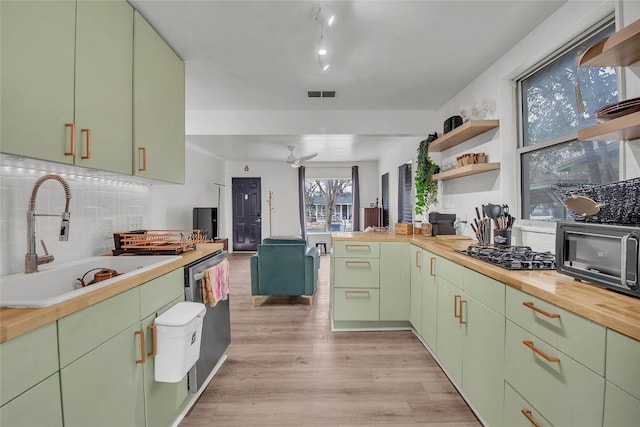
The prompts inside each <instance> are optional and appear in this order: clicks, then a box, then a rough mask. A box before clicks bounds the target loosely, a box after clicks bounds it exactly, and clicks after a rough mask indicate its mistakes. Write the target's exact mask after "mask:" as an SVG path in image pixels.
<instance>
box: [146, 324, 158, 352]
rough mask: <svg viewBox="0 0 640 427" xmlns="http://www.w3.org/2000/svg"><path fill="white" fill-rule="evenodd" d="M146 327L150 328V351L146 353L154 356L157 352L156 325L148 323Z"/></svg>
mask: <svg viewBox="0 0 640 427" xmlns="http://www.w3.org/2000/svg"><path fill="white" fill-rule="evenodd" d="M147 329H151V353H147V356H149V357H155V356H157V354H158V333H157V330H156V325H149V326H147Z"/></svg>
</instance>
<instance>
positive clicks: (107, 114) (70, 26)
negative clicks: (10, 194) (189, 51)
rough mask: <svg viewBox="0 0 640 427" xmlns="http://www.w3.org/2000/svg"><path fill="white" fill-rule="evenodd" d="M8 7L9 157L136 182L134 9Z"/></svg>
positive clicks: (115, 4)
mask: <svg viewBox="0 0 640 427" xmlns="http://www.w3.org/2000/svg"><path fill="white" fill-rule="evenodd" d="M1 7H2V13H1V16H2V146H1V150H2V152H4V153H10V154H16V155H21V156H26V157H33V158H37V159H42V160H49V161H54V162H59V163H67V164H75V165H79V166H85V167H91V168H96V169H101V170H107V171H111V172H119V173H126V174H131V167H132V166H131V163H132V161H131V157H132V153H131V146H132V138H133V133H132V121H133V119H132V82H133V76H132V67H133V66H132V60H133V53H132V50H133V9H132V8H131V6H129V4H128V3H127V2H125V1H80V2H75V1H56V2H43V1H3V2H2V3H1Z"/></svg>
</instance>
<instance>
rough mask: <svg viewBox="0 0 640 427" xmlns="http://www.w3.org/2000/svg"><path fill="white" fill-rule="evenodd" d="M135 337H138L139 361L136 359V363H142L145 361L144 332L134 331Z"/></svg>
mask: <svg viewBox="0 0 640 427" xmlns="http://www.w3.org/2000/svg"><path fill="white" fill-rule="evenodd" d="M135 335H140V357H141V358H140V359H136V363H144V362H146V361H147V359H146V358H145V354H144V332H142V331H136V332H135Z"/></svg>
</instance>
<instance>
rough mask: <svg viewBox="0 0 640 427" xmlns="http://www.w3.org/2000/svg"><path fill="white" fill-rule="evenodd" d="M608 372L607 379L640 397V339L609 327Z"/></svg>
mask: <svg viewBox="0 0 640 427" xmlns="http://www.w3.org/2000/svg"><path fill="white" fill-rule="evenodd" d="M606 372H607V373H606V375H605V377H606V378H607V381H611V382H612V383H613V384H615V385H617V386H618V387H620V388H621V389H623V390H624V391H626V392H627V393H629V394H630V395H632V396H633V397H635V398H636V399H640V341H636V340H634V339H633V338H629V337H627V336H625V335H622V334H620V333H618V332H616V331H612V330H611V329H608V330H607V371H606ZM638 420H640V418H638Z"/></svg>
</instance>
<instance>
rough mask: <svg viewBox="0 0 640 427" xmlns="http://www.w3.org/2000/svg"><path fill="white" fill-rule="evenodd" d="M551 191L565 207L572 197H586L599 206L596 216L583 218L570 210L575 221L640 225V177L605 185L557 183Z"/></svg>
mask: <svg viewBox="0 0 640 427" xmlns="http://www.w3.org/2000/svg"><path fill="white" fill-rule="evenodd" d="M549 188H550V190H551V191H552V192H553V193H554V194H555V195H556V197H558V199H560V201H561V202H562V203H563V204H564V205H565V207H566V203H565V201H566V200H567V199H568V198H570V197H573V196H582V197H587V198H589V199H592V200H593V201H594V202H596V203H597V204H598V205H599V206H600V211H599V212H598V213H597V214H595V215H582V214H580V213H576V212H574V211H572V210H571V209H569V208H568V207H567V213H568V214H569V215H570V216H571V217H572V218H573V219H574V220H576V221H585V222H598V223H615V224H640V203H638V200H640V178H632V179H628V180H626V181H617V182H612V183H609V184H602V185H599V184H571V183H556V184H553V185H551V186H550V187H549Z"/></svg>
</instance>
